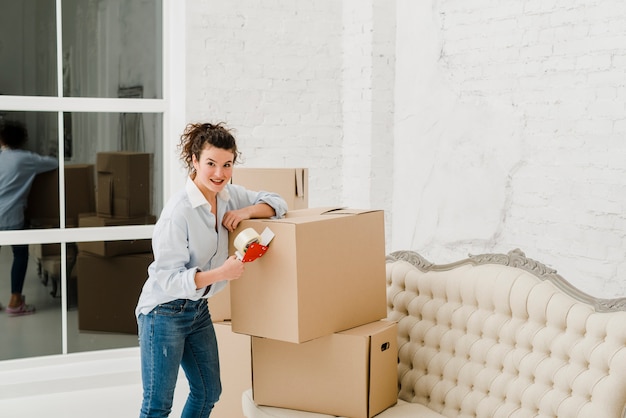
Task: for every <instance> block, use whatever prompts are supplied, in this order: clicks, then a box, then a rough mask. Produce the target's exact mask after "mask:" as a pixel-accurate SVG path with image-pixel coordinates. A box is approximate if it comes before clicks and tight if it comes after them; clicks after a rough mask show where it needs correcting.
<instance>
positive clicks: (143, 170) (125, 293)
mask: <svg viewBox="0 0 626 418" xmlns="http://www.w3.org/2000/svg"><path fill="white" fill-rule="evenodd" d="M151 158H152V154H149V153H139V152H127V151H120V152H101V153H98V155H97V160H96V176H97V178H96V184H97V191H96V211H95V212H96V213H92V214H86V215H83V216H80V217H79V218H78V225H79V226H80V227H103V226H122V225H147V224H154V223H155V222H156V217H155V216H154V215H152V214H151V213H150V212H151V205H150V203H151V184H150V169H151V166H150V164H151ZM78 251H79V253H78V260H77V270H78V299H79V309H78V328H79V329H80V330H83V331H102V332H117V333H127V334H135V333H137V323H136V320H135V315H134V309H135V305H136V303H137V299H138V297H139V293H140V292H141V287H142V286H143V284H144V282H145V280H146V277H147V269H148V265H149V264H150V263H151V262H152V260H153V254H152V245H151V241H150V240H149V239H140V240H122V241H92V242H80V243H78Z"/></svg>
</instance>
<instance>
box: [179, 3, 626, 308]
mask: <svg viewBox="0 0 626 418" xmlns="http://www.w3.org/2000/svg"><path fill="white" fill-rule="evenodd" d="M187 9H188V10H187V16H188V33H187V40H188V46H187V62H186V66H187V79H188V80H187V81H188V82H187V92H186V94H187V103H186V105H187V114H188V119H190V120H224V121H226V122H227V123H229V124H230V125H231V126H233V127H234V128H236V129H237V133H238V138H239V143H240V145H241V148H242V150H243V151H244V161H245V164H246V165H247V166H257V167H263V166H275V167H276V166H277V167H295V166H306V167H309V168H310V175H311V183H310V186H311V195H310V204H311V206H326V205H334V204H338V205H349V206H369V207H374V208H383V209H385V210H386V214H387V248H388V251H392V250H396V249H414V250H417V251H420V252H421V253H422V254H424V255H425V256H426V257H427V258H430V259H431V260H432V261H435V262H446V261H454V260H456V259H458V258H460V257H465V256H466V255H467V254H468V253H480V252H492V251H496V252H506V251H508V250H510V249H513V248H516V247H519V248H521V249H522V250H524V251H525V252H526V253H527V255H528V256H530V257H533V258H536V259H538V260H539V261H543V262H545V263H547V264H549V265H552V266H554V267H555V268H557V269H558V271H559V273H561V274H562V275H563V276H564V277H565V278H566V279H568V280H570V281H572V282H573V283H574V284H576V285H578V286H579V287H581V288H582V289H583V290H584V291H587V292H589V293H591V294H594V295H596V296H606V297H610V296H619V295H626V281H625V280H624V279H623V275H624V274H625V273H626V260H625V257H624V254H625V253H626V239H625V235H626V233H625V232H624V231H626V215H625V213H626V211H625V210H624V209H626V208H625V206H626V159H625V158H624V155H626V149H625V148H626V141H624V139H623V138H624V134H625V133H626V108H625V107H626V105H625V104H626V85H625V83H626V3H623V2H620V1H617V0H608V1H603V2H600V1H599V0H594V1H592V0H573V1H559V0H550V1H545V0H543V1H539V0H532V1H531V0H521V1H519V0H504V1H500V0H498V1H496V0H446V1H441V0H427V1H421V2H415V1H412V0H397V1H383V0H370V1H357V0H346V1H341V2H338V1H334V0H317V1H305V0H294V1H287V0H284V1H279V0H273V1H272V0H256V1H253V0H241V1H237V2H221V1H217V0H193V1H189V2H188V3H187ZM391 215H393V216H391Z"/></svg>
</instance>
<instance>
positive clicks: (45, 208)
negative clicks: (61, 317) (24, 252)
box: [26, 164, 96, 307]
mask: <svg viewBox="0 0 626 418" xmlns="http://www.w3.org/2000/svg"><path fill="white" fill-rule="evenodd" d="M63 174H64V183H65V226H66V227H69V228H72V227H76V226H78V218H79V217H80V216H82V215H83V214H85V213H93V212H95V210H96V199H95V181H94V165H93V164H67V165H65V167H64V171H63ZM26 218H27V219H28V223H29V225H30V227H31V228H58V227H59V226H60V223H61V222H60V220H61V217H60V205H59V170H58V169H57V170H52V171H48V172H45V173H41V174H38V175H37V176H36V177H35V179H34V181H33V184H32V186H31V189H30V193H29V195H28V201H27V207H26ZM74 249H75V248H74V244H73V243H68V244H67V266H68V272H67V294H68V306H70V307H75V306H76V303H77V300H76V271H75V270H74V269H72V266H74V263H75V260H76V258H75V251H74ZM30 255H31V256H32V257H34V258H35V259H36V262H37V266H38V270H39V271H38V273H39V275H40V276H41V278H42V281H43V282H44V283H45V284H48V283H50V284H51V287H52V290H51V292H50V293H51V295H52V296H54V297H59V296H60V294H61V289H60V283H61V245H60V244H31V245H30Z"/></svg>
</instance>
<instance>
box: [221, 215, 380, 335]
mask: <svg viewBox="0 0 626 418" xmlns="http://www.w3.org/2000/svg"><path fill="white" fill-rule="evenodd" d="M266 227H269V228H270V229H271V230H272V231H273V232H274V233H275V237H274V239H273V240H272V242H271V244H270V246H269V250H268V251H267V253H266V254H265V255H264V256H263V257H261V258H259V259H257V260H255V261H253V262H251V263H247V264H246V268H245V272H244V274H243V275H242V277H240V278H239V279H237V280H233V281H231V282H230V302H231V316H232V323H233V331H235V332H239V333H242V334H248V335H253V336H257V337H266V338H272V339H276V340H282V341H289V342H294V343H301V342H304V341H308V340H312V339H314V338H319V337H322V336H324V335H328V334H332V333H334V332H337V331H343V330H346V329H349V328H353V327H356V326H359V325H362V324H367V323H369V322H372V321H377V320H379V319H382V318H385V317H386V316H387V303H386V296H385V294H386V281H385V233H384V220H383V211H381V210H358V209H337V210H326V209H320V208H317V209H303V210H302V211H290V212H288V214H287V217H286V218H284V219H254V220H246V221H243V222H242V223H241V224H240V226H239V227H238V229H237V230H235V232H234V233H233V234H231V236H230V239H231V253H234V248H233V247H232V241H233V240H234V238H235V237H236V236H237V233H238V232H239V231H242V230H243V229H246V228H254V229H255V230H256V231H257V233H259V234H260V233H261V232H262V231H263V230H264V229H265V228H266Z"/></svg>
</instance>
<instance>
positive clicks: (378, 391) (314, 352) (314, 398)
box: [252, 321, 398, 418]
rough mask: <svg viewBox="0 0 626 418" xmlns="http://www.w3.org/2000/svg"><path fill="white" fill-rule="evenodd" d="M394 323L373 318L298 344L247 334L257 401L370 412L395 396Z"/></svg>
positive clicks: (354, 414)
mask: <svg viewBox="0 0 626 418" xmlns="http://www.w3.org/2000/svg"><path fill="white" fill-rule="evenodd" d="M397 361H398V343H397V324H396V323H395V322H390V321H377V322H373V323H370V324H366V325H363V326H360V327H356V328H353V329H350V330H347V331H343V332H339V333H335V334H332V335H328V336H325V337H322V338H317V339H315V340H311V341H307V342H305V343H302V344H294V343H288V342H283V341H277V340H271V339H267V338H258V337H252V379H253V382H252V390H253V396H254V401H255V403H257V404H258V405H267V406H275V407H281V408H290V409H297V410H303V411H309V412H316V413H321V414H329V415H333V416H335V415H337V416H342V417H351V418H369V417H372V416H374V415H376V414H378V413H380V412H381V411H383V410H385V409H386V408H388V407H390V406H392V405H394V404H395V403H396V401H397V399H398V383H397V380H398V371H397V367H398V366H397Z"/></svg>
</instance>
